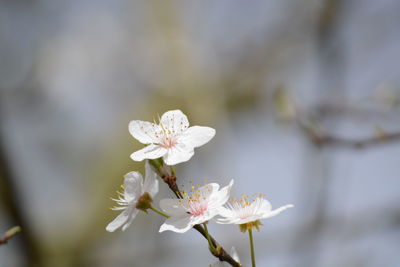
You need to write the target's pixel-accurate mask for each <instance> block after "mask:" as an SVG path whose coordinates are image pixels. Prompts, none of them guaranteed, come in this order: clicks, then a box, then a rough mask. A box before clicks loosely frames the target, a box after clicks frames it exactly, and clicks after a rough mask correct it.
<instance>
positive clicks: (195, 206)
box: [188, 200, 208, 217]
mask: <svg viewBox="0 0 400 267" xmlns="http://www.w3.org/2000/svg"><path fill="white" fill-rule="evenodd" d="M207 209H208V205H207V201H192V200H191V201H189V210H188V212H189V213H190V214H191V215H192V216H195V217H197V216H203V215H204V213H205V212H206V211H207Z"/></svg>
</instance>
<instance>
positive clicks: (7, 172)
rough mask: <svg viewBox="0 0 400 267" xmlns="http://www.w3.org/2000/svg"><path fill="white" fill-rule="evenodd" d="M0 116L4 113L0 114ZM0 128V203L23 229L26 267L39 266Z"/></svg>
mask: <svg viewBox="0 0 400 267" xmlns="http://www.w3.org/2000/svg"><path fill="white" fill-rule="evenodd" d="M0 100H1V99H0ZM0 104H1V101H0ZM0 111H1V106H0ZM0 114H4V113H1V112H0ZM1 121H2V118H1V117H0V122H1ZM1 126H2V125H0V201H1V202H2V203H3V204H4V206H5V208H6V209H7V211H8V213H9V215H10V217H11V219H12V220H13V221H14V222H15V224H17V225H20V227H21V228H22V229H24V231H23V233H22V234H21V238H22V241H23V242H21V246H22V253H23V254H24V257H25V260H26V266H41V262H42V261H41V253H40V250H39V246H38V243H37V240H36V239H35V237H34V233H33V230H32V227H30V225H29V223H28V218H27V217H26V214H25V213H24V211H23V207H22V205H21V202H20V200H19V194H18V190H17V185H16V182H15V181H16V178H15V175H14V172H13V170H12V168H11V162H10V161H9V157H8V155H7V152H6V146H5V144H6V143H5V141H4V137H3V135H2V131H1V130H2V128H1Z"/></svg>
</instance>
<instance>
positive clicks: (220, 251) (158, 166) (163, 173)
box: [150, 160, 242, 267]
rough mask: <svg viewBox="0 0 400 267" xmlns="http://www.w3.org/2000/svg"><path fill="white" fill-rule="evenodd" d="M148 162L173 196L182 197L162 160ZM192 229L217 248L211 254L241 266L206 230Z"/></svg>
mask: <svg viewBox="0 0 400 267" xmlns="http://www.w3.org/2000/svg"><path fill="white" fill-rule="evenodd" d="M150 164H151V165H152V166H153V167H154V170H155V171H156V172H157V173H158V175H159V176H160V177H161V178H162V179H163V181H164V182H165V183H166V184H167V185H168V187H169V188H170V189H171V190H172V192H174V194H175V196H176V197H177V198H183V197H182V193H181V191H180V190H179V187H178V185H177V184H176V176H173V175H171V174H169V173H168V171H167V169H166V166H165V165H164V164H163V162H162V161H160V160H150ZM193 228H194V229H196V230H197V231H198V232H199V233H200V234H201V235H202V236H203V237H204V238H205V239H207V240H208V238H209V240H210V242H211V244H212V245H213V246H214V248H217V251H216V252H217V253H213V252H212V251H211V252H212V254H213V255H214V256H215V257H216V258H218V259H219V260H220V261H225V262H227V263H229V264H230V265H232V266H233V267H241V266H242V265H240V263H238V262H237V261H235V260H234V259H233V258H232V257H231V255H229V254H228V253H227V252H226V251H225V249H224V248H223V247H222V246H221V245H220V244H219V243H218V242H217V241H216V240H215V239H214V238H213V237H212V236H211V235H207V232H206V231H205V230H204V228H203V227H202V226H201V225H199V224H197V225H195V226H193Z"/></svg>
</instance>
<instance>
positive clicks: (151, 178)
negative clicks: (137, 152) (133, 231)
mask: <svg viewBox="0 0 400 267" xmlns="http://www.w3.org/2000/svg"><path fill="white" fill-rule="evenodd" d="M145 168H146V174H145V177H146V179H145V180H144V181H143V176H142V174H140V172H135V171H134V172H130V173H127V174H126V175H125V179H124V185H123V186H122V188H123V190H124V191H123V192H122V193H120V192H118V195H119V197H118V199H113V200H114V201H116V202H117V204H118V205H119V207H114V208H112V209H113V210H123V212H122V213H121V214H119V215H118V216H117V217H116V218H115V219H114V220H113V221H112V222H110V223H109V224H108V225H107V227H106V230H107V231H109V232H114V231H115V230H116V229H118V228H119V227H121V226H122V225H123V227H122V231H125V230H126V228H128V226H129V225H130V224H131V223H132V221H133V219H135V217H136V215H137V213H138V212H139V209H138V208H137V204H138V202H139V201H140V200H141V198H142V197H144V196H150V198H153V197H154V196H155V195H156V194H157V193H158V180H157V174H156V173H155V172H154V171H153V170H152V169H151V167H150V164H149V162H148V161H146V166H145ZM146 193H147V194H148V195H147V194H146Z"/></svg>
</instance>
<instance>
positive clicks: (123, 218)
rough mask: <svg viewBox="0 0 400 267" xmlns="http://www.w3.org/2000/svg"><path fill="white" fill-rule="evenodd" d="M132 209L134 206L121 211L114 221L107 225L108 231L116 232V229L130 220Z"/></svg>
mask: <svg viewBox="0 0 400 267" xmlns="http://www.w3.org/2000/svg"><path fill="white" fill-rule="evenodd" d="M132 209H133V208H127V209H126V210H124V211H123V212H121V213H120V214H119V215H118V216H117V217H116V218H115V219H114V220H113V221H112V222H110V223H109V224H108V225H107V227H106V230H107V231H108V232H114V231H115V230H116V229H118V228H119V227H121V226H122V225H123V224H124V223H126V222H127V221H128V219H129V218H130V214H131V213H132Z"/></svg>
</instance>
